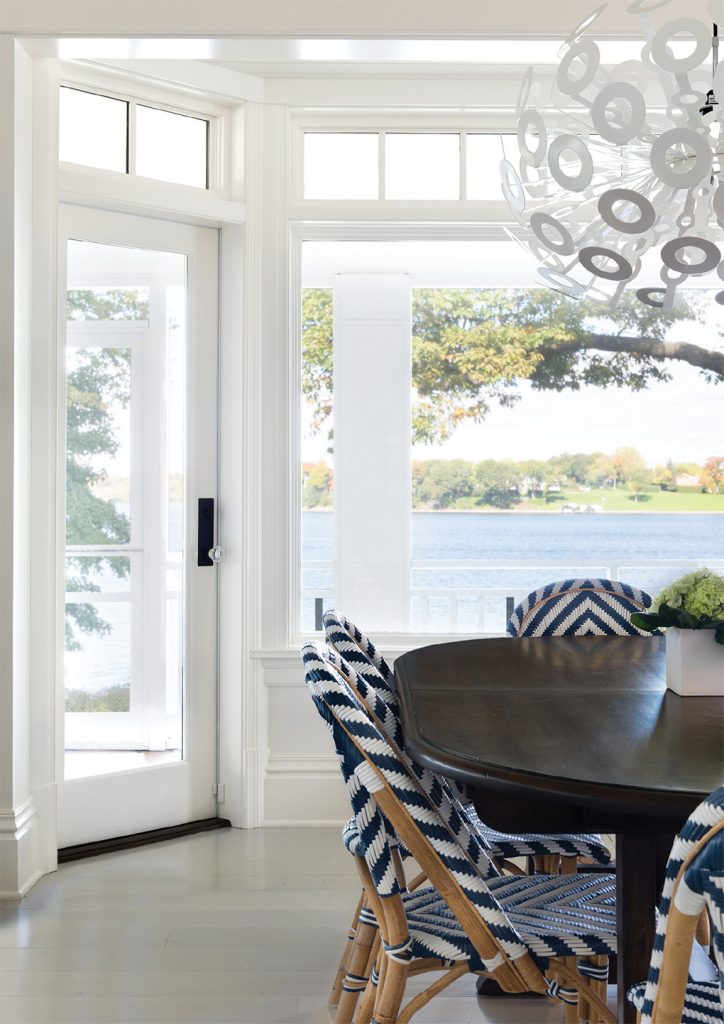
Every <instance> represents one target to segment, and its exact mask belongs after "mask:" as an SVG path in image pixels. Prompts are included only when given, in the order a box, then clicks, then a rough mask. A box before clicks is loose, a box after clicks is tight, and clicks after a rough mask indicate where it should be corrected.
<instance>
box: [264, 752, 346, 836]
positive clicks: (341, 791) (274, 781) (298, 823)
mask: <svg viewBox="0 0 724 1024" xmlns="http://www.w3.org/2000/svg"><path fill="white" fill-rule="evenodd" d="M349 816H350V806H349V800H348V799H347V794H346V792H345V788H344V782H343V781H342V776H341V774H340V771H339V762H338V760H337V757H336V755H335V754H274V755H270V757H269V760H268V762H267V769H266V775H265V779H264V816H263V818H262V824H263V825H265V826H269V827H274V828H277V827H282V826H290V827H292V826H293V827H302V826H305V825H306V826H309V827H325V828H326V827H338V826H339V827H341V825H342V824H343V823H344V822H345V821H347V819H348V818H349Z"/></svg>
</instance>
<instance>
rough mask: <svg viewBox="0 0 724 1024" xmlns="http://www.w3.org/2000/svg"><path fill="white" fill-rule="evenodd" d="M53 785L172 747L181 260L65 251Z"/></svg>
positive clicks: (177, 733) (179, 688) (179, 595)
mask: <svg viewBox="0 0 724 1024" xmlns="http://www.w3.org/2000/svg"><path fill="white" fill-rule="evenodd" d="M67 295H68V301H67V324H66V328H67V330H66V338H67V350H66V561H65V588H66V606H65V661H64V672H65V693H66V703H65V711H66V715H65V738H66V777H67V778H77V777H80V776H84V775H97V774H101V773H103V772H108V771H121V770H124V769H127V768H137V767H140V766H142V765H144V764H148V763H155V762H157V761H166V760H179V759H180V758H181V757H182V751H183V742H182V740H183V730H182V722H183V649H184V636H183V601H184V585H183V582H184V546H185V545H184V464H185V459H184V453H185V447H186V446H185V434H184V425H185V393H186V377H185V350H186V257H185V256H183V255H180V254H176V253H165V252H156V251H149V250H140V249H130V248H126V247H122V246H113V245H103V244H100V243H96V242H80V241H71V242H69V244H68V293H67Z"/></svg>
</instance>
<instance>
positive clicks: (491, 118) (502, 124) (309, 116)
mask: <svg viewBox="0 0 724 1024" xmlns="http://www.w3.org/2000/svg"><path fill="white" fill-rule="evenodd" d="M307 132H314V133H317V134H323V133H327V134H330V135H334V134H340V133H344V132H360V133H364V132H369V133H370V134H376V135H377V136H378V146H379V161H378V167H379V178H378V190H379V195H378V198H377V199H349V200H329V199H326V200H325V199H305V198H304V135H305V133H307ZM516 132H517V128H516V126H515V124H514V122H513V120H512V119H511V116H510V114H505V115H501V114H496V113H494V112H492V111H484V112H483V111H481V112H480V113H477V114H473V113H470V112H464V113H460V112H450V113H445V114H442V113H439V112H438V113H429V114H424V115H423V114H419V113H417V114H415V113H410V112H409V111H408V112H400V113H394V112H380V113H377V114H374V113H371V112H370V113H360V114H349V113H347V112H337V111H332V112H313V111H307V110H304V111H296V112H294V113H293V114H292V116H291V160H290V165H291V175H292V182H291V200H290V201H291V206H292V213H293V215H294V216H295V217H296V218H298V219H303V218H309V219H316V218H317V217H319V218H323V219H325V220H340V219H345V212H344V211H346V216H349V215H350V214H352V215H354V214H357V215H359V216H360V217H362V218H365V219H367V218H369V216H370V215H373V216H375V217H378V218H379V219H381V220H385V219H388V218H389V219H395V220H405V221H408V220H409V221H412V222H414V221H419V220H433V221H435V220H454V221H457V220H465V221H470V220H475V221H478V220H481V221H492V222H494V223H512V219H511V215H510V210H509V209H508V205H507V203H506V202H505V201H504V200H503V198H502V196H501V199H500V200H479V199H468V198H467V197H465V188H466V171H467V167H466V156H467V145H466V140H467V136H468V135H515V134H516ZM388 134H403V135H404V134H411V135H413V134H414V135H439V134H443V135H459V136H460V197H459V198H457V199H432V200H423V201H419V200H406V199H403V200H399V199H395V200H393V199H385V196H384V182H385V174H384V172H385V165H384V161H385V146H384V138H385V135H388ZM501 156H502V154H501ZM462 197H464V198H462Z"/></svg>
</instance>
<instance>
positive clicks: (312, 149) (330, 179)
mask: <svg viewBox="0 0 724 1024" xmlns="http://www.w3.org/2000/svg"><path fill="white" fill-rule="evenodd" d="M378 144H379V136H378V134H377V133H376V132H375V133H370V132H366V133H363V134H356V133H353V132H339V133H332V132H305V135H304V198H305V199H377V198H378V195H379V187H378V178H379V171H378V162H379V161H378Z"/></svg>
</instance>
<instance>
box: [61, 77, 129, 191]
mask: <svg viewBox="0 0 724 1024" xmlns="http://www.w3.org/2000/svg"><path fill="white" fill-rule="evenodd" d="M58 141H59V156H60V159H61V160H66V161H68V162H69V163H73V164H85V165H86V166H87V167H100V168H102V169H103V170H107V171H120V172H121V173H122V174H125V173H126V172H127V171H128V162H127V149H128V104H127V103H126V102H125V100H116V99H112V98H111V97H110V96H97V95H95V94H94V93H90V92H82V91H81V90H80V89H69V88H68V87H66V86H63V87H62V88H61V90H60V129H59V140H58Z"/></svg>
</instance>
